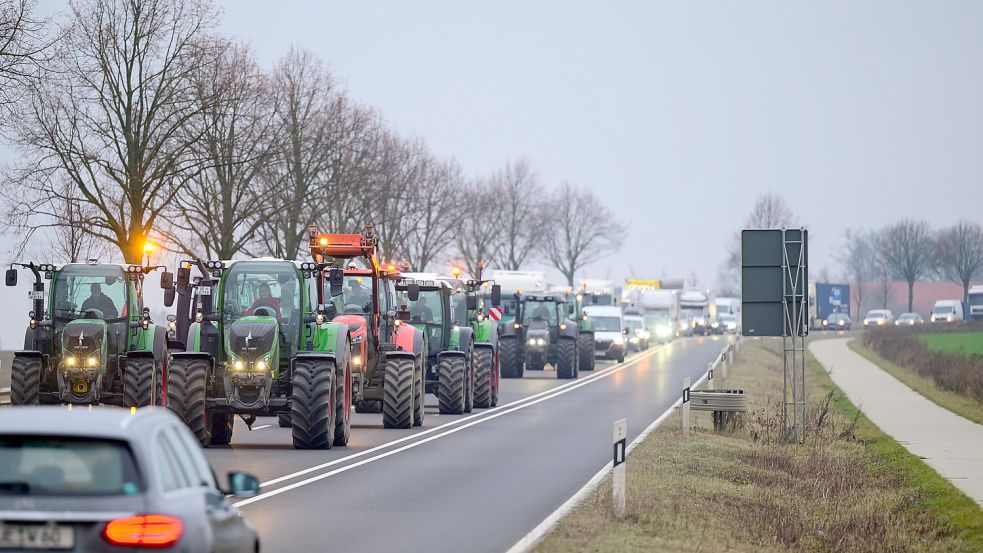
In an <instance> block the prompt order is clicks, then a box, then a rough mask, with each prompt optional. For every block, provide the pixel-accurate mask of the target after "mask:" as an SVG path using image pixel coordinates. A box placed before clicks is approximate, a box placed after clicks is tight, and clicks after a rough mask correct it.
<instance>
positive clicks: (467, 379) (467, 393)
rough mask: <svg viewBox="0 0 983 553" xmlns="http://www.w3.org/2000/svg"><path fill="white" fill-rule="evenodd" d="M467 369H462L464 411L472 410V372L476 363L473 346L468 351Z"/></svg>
mask: <svg viewBox="0 0 983 553" xmlns="http://www.w3.org/2000/svg"><path fill="white" fill-rule="evenodd" d="M466 359H467V365H468V368H467V370H465V371H464V412H465V413H470V412H472V411H474V372H475V368H476V367H477V365H478V362H477V360H476V359H475V352H474V348H471V350H470V351H469V352H468V357H467V358H466Z"/></svg>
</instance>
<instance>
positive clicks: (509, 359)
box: [498, 337, 522, 378]
mask: <svg viewBox="0 0 983 553" xmlns="http://www.w3.org/2000/svg"><path fill="white" fill-rule="evenodd" d="M498 359H499V363H501V367H502V378H522V358H521V357H519V344H518V341H517V340H516V339H515V337H510V338H502V339H501V340H499V341H498Z"/></svg>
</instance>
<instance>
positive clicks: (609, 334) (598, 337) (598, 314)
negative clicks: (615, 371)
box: [584, 305, 628, 363]
mask: <svg viewBox="0 0 983 553" xmlns="http://www.w3.org/2000/svg"><path fill="white" fill-rule="evenodd" d="M584 314H586V315H587V316H588V317H590V320H591V322H593V323H594V356H595V357H599V358H602V359H617V360H618V363H624V362H625V353H626V352H627V350H628V344H627V343H626V341H627V340H626V338H627V334H628V328H627V327H626V326H625V321H624V315H623V314H622V313H621V306H614V305H585V306H584Z"/></svg>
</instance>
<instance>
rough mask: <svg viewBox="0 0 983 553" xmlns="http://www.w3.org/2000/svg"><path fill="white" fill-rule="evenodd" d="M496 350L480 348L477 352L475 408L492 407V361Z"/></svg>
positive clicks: (475, 364)
mask: <svg viewBox="0 0 983 553" xmlns="http://www.w3.org/2000/svg"><path fill="white" fill-rule="evenodd" d="M494 355H495V350H492V349H488V348H480V349H478V350H477V351H476V355H475V361H474V406H475V407H491V406H492V396H493V395H494V393H495V392H494V391H493V390H492V384H493V383H492V380H493V378H492V368H493V367H492V364H493V363H492V360H493V357H494Z"/></svg>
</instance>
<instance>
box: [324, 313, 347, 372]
mask: <svg viewBox="0 0 983 553" xmlns="http://www.w3.org/2000/svg"><path fill="white" fill-rule="evenodd" d="M324 324H329V325H334V326H336V327H337V331H336V333H335V343H334V356H335V363H336V364H337V365H340V366H344V365H345V363H347V362H348V358H349V357H351V355H352V348H351V336H350V332H349V331H348V325H346V324H345V323H324Z"/></svg>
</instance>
